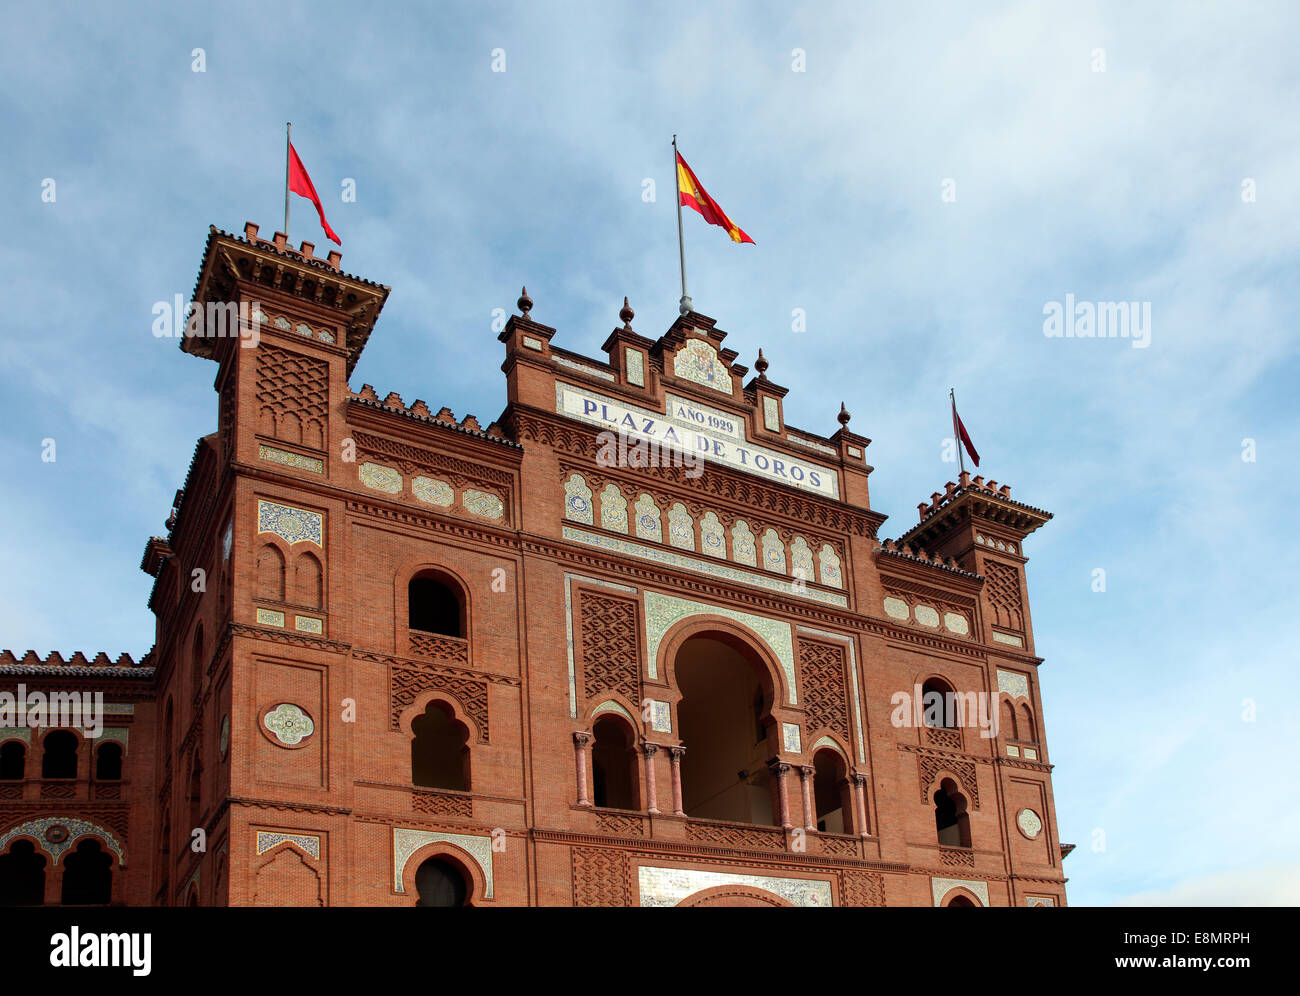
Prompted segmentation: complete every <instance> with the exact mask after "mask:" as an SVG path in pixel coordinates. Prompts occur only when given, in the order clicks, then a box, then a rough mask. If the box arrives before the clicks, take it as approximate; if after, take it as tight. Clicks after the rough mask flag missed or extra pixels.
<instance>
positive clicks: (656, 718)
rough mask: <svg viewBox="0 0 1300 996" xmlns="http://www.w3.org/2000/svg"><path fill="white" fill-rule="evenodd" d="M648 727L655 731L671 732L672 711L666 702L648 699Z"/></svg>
mask: <svg viewBox="0 0 1300 996" xmlns="http://www.w3.org/2000/svg"><path fill="white" fill-rule="evenodd" d="M650 729H652V730H654V731H655V732H656V733H672V732H673V713H672V709H670V708H669V706H668V703H667V702H660V701H659V700H658V699H651V700H650Z"/></svg>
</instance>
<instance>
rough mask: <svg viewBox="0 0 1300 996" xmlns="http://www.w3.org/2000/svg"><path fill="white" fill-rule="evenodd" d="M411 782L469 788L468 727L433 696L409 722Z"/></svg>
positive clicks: (447, 706) (459, 790) (437, 787)
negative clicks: (410, 735)
mask: <svg viewBox="0 0 1300 996" xmlns="http://www.w3.org/2000/svg"><path fill="white" fill-rule="evenodd" d="M411 733H412V737H411V782H412V783H413V784H415V785H418V786H420V787H422V788H434V789H450V790H451V791H453V792H468V791H469V790H470V757H469V753H470V752H469V730H468V729H467V728H466V726H465V724H463V723H461V722H460V721H458V720H457V719H456V718H455V716H454V715H453V714H452V709H451V706H449V705H447V703H445V702H439V701H438V700H437V699H434V700H433V701H432V702H430V703H429V704H428V705H427V706H426V707H425V709H424V712H423V713H422V714H421V715H419V716H416V717H415V719H414V720H413V721H412V723H411Z"/></svg>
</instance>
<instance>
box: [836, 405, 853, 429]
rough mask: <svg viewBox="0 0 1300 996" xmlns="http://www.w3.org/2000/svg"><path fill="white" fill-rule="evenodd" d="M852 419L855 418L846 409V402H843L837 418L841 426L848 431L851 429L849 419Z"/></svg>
mask: <svg viewBox="0 0 1300 996" xmlns="http://www.w3.org/2000/svg"><path fill="white" fill-rule="evenodd" d="M852 417H853V416H852V415H850V414H849V410H848V409H847V408H845V407H844V402H843V401H841V402H840V413H839V414H838V415H836V416H835V418H836V420H837V421H838V422H839V423H840V425H842V426H844V428H846V429H847V428H848V427H849V419H851V418H852Z"/></svg>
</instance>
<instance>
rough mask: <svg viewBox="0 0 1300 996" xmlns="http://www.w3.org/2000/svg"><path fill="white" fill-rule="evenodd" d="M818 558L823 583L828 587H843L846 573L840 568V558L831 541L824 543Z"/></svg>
mask: <svg viewBox="0 0 1300 996" xmlns="http://www.w3.org/2000/svg"><path fill="white" fill-rule="evenodd" d="M817 560H818V563H819V564H820V565H821V578H822V584H824V585H826V586H827V587H828V588H843V587H844V575H843V573H842V572H841V570H840V558H839V556H838V555H837V554H836V553H835V548H834V547H832V546H831V545H830V544H829V543H823V544H822V548H821V551H820V552H819V553H818V554H817Z"/></svg>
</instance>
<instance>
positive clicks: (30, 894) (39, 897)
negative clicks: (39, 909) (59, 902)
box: [0, 839, 45, 906]
mask: <svg viewBox="0 0 1300 996" xmlns="http://www.w3.org/2000/svg"><path fill="white" fill-rule="evenodd" d="M44 903H45V855H44V854H41V853H40V852H39V851H37V850H36V845H35V844H33V843H32V842H31V841H30V840H21V839H20V840H15V841H14V842H13V844H11V845H10V847H9V853H8V854H0V906H42V905H44Z"/></svg>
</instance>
